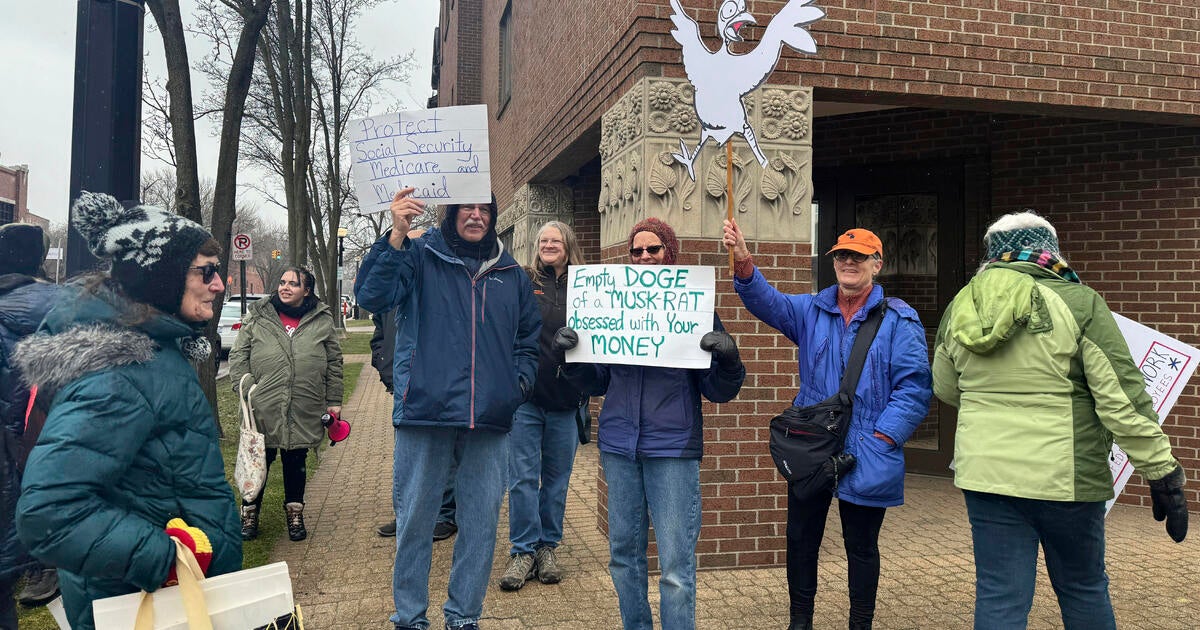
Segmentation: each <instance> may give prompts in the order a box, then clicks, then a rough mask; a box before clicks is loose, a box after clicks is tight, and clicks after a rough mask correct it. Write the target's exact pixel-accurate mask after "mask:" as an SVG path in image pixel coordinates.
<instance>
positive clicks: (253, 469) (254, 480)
mask: <svg viewBox="0 0 1200 630" xmlns="http://www.w3.org/2000/svg"><path fill="white" fill-rule="evenodd" d="M249 379H250V375H249V374H244V375H242V380H241V381H240V382H239V383H238V403H239V405H240V406H241V416H242V424H241V431H240V434H239V436H238V451H237V462H236V463H235V464H234V467H233V480H234V482H235V483H237V487H238V492H240V493H241V494H242V501H243V502H244V503H250V502H252V501H254V500H255V499H256V498H258V494H259V493H260V492H262V489H263V486H264V485H265V484H266V481H267V442H266V439H265V438H263V434H262V433H259V432H258V423H257V422H255V420H254V407H253V406H252V402H253V397H254V390H255V389H258V385H253V386H252V387H250V389H249V390H247V389H246V383H247V382H248V380H249Z"/></svg>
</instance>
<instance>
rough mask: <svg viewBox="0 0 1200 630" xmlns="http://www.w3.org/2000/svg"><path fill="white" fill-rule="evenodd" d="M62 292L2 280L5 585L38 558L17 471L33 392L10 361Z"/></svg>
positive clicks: (0, 563)
mask: <svg viewBox="0 0 1200 630" xmlns="http://www.w3.org/2000/svg"><path fill="white" fill-rule="evenodd" d="M57 290H58V287H57V286H56V285H53V284H46V283H43V282H35V281H34V280H33V278H31V277H29V276H25V275H20V274H7V275H3V276H0V581H3V580H8V579H12V578H14V577H16V576H17V575H20V574H21V572H23V571H25V570H26V569H28V568H30V567H31V566H32V565H33V564H34V562H33V558H31V557H29V554H28V553H27V552H26V551H25V547H24V545H22V544H21V541H20V540H18V539H17V527H16V525H15V524H14V523H13V515H14V513H15V512H16V509H17V497H19V496H21V471H20V470H18V469H17V457H18V451H19V450H20V448H21V435H22V434H23V433H24V432H25V409H26V407H27V406H28V402H29V387H27V386H26V385H25V384H24V382H23V381H22V380H21V375H20V374H18V373H17V368H16V366H15V365H13V364H12V361H11V360H10V359H11V357H12V354H13V351H14V349H15V348H16V345H17V342H18V341H20V340H21V338H22V337H26V336H28V335H31V334H33V332H34V331H35V330H37V327H38V325H39V324H41V323H42V318H43V317H45V316H46V311H49V310H50V305H51V303H53V301H54V294H55V292H56V291H57Z"/></svg>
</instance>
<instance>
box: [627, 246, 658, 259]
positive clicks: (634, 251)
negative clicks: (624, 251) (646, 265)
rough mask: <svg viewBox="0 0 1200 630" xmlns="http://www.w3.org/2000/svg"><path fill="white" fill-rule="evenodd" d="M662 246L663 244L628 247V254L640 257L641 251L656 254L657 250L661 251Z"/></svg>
mask: <svg viewBox="0 0 1200 630" xmlns="http://www.w3.org/2000/svg"><path fill="white" fill-rule="evenodd" d="M663 247H665V245H651V246H649V247H630V248H629V255H630V256H633V257H634V258H641V257H642V252H650V255H651V256H657V255H658V252H661V251H662V250H663Z"/></svg>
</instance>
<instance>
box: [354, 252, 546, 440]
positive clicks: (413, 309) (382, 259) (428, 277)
mask: <svg viewBox="0 0 1200 630" xmlns="http://www.w3.org/2000/svg"><path fill="white" fill-rule="evenodd" d="M387 239H388V235H387V234H385V235H384V236H383V237H382V238H380V239H379V240H378V241H377V242H376V243H375V244H374V245H372V246H371V251H370V252H369V253H368V254H367V257H366V258H365V259H364V260H363V263H362V267H361V268H360V269H359V271H358V277H359V280H358V281H357V283H356V284H357V286H356V287H355V295H356V296H357V297H358V303H359V304H360V305H362V306H363V307H364V308H366V309H367V310H368V311H371V312H372V313H386V312H388V311H390V310H392V309H393V308H396V350H395V355H394V357H395V358H394V361H393V368H392V382H393V385H394V395H395V398H396V404H395V406H394V408H393V411H392V423H393V424H394V425H396V426H400V425H401V424H404V425H425V426H443V427H444V426H455V427H467V428H472V429H474V428H480V429H489V430H494V431H505V432H507V431H508V430H509V429H510V428H512V417H513V413H514V412H515V411H516V410H517V407H518V406H520V405H521V403H522V402H523V401H524V400H525V398H526V397H527V395H528V393H529V392H530V391H531V389H532V387H533V383H534V379H535V377H536V375H537V361H538V346H537V344H538V333H539V332H540V331H541V328H542V317H541V314H540V313H539V311H538V305H537V300H536V299H535V298H534V295H533V285H532V283H531V282H530V281H529V276H528V275H527V274H526V273H525V270H524V269H522V268H521V266H520V265H518V264H517V261H515V260H513V257H512V256H511V255H509V254H508V252H505V251H504V247H503V246H502V245H500V244H499V243H497V247H498V250H499V253H498V254H497V255H496V256H495V257H494V258H492V259H491V260H486V261H483V264H482V265H481V266H480V268H479V271H478V272H477V273H476V274H475V275H474V276H472V275H471V273H470V271H468V270H467V266H466V265H465V264H463V262H462V261H461V260H459V259H458V258H457V257H456V256H455V255H454V254H453V253H452V252H451V251H450V248H449V247H448V246H447V245H446V241H445V239H443V238H442V235H441V232H440V231H439V230H437V229H432V230H429V231H428V232H426V233H425V234H424V235H423V236H421V237H420V238H418V239H415V240H409V239H405V242H404V247H403V249H399V250H397V249H395V248H393V247H392V246H391V245H389V244H388V241H387Z"/></svg>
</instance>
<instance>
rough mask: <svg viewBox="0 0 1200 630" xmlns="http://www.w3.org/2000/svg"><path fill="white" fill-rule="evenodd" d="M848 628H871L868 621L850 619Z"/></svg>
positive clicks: (857, 629) (866, 629) (861, 629)
mask: <svg viewBox="0 0 1200 630" xmlns="http://www.w3.org/2000/svg"><path fill="white" fill-rule="evenodd" d="M850 630H871V622H870V621H851V622H850Z"/></svg>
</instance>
